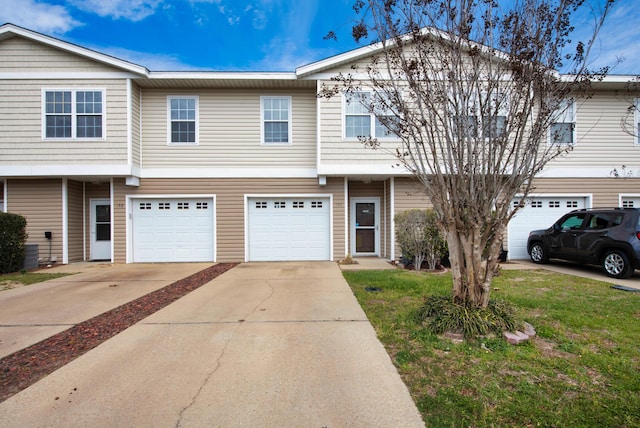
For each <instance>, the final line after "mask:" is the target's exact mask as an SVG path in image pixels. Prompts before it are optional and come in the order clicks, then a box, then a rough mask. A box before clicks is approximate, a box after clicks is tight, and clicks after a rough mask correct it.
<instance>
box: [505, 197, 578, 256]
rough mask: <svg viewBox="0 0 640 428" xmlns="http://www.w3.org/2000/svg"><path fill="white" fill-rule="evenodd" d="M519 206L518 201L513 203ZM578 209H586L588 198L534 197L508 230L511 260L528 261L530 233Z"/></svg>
mask: <svg viewBox="0 0 640 428" xmlns="http://www.w3.org/2000/svg"><path fill="white" fill-rule="evenodd" d="M513 203H514V204H517V203H518V202H517V201H514V202H513ZM578 208H586V198H584V197H582V196H580V197H567V196H563V197H546V196H545V197H532V198H529V199H528V200H527V204H526V206H525V207H524V208H523V209H521V210H520V211H519V212H518V214H516V215H515V217H514V218H513V219H511V222H510V223H509V228H508V236H509V238H508V250H509V254H508V256H509V258H510V259H514V260H516V259H526V258H528V257H529V254H528V253H527V238H528V237H529V232H531V231H532V230H536V229H546V228H548V227H550V226H551V225H552V224H553V223H555V222H556V220H558V219H559V218H560V217H562V216H563V215H564V214H566V213H568V212H569V211H571V210H575V209H578Z"/></svg>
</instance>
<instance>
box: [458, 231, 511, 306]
mask: <svg viewBox="0 0 640 428" xmlns="http://www.w3.org/2000/svg"><path fill="white" fill-rule="evenodd" d="M500 229H502V228H500ZM502 235H503V233H502V230H500V231H499V233H495V234H494V236H493V237H492V238H491V239H490V240H489V242H487V240H486V238H485V239H483V237H482V235H481V233H480V231H479V228H469V229H468V230H464V231H461V230H457V228H455V227H451V228H448V229H447V230H446V232H445V236H446V239H447V244H448V246H449V260H450V261H451V275H452V278H453V301H454V302H455V303H457V304H460V305H465V306H467V307H470V308H486V307H487V305H488V304H489V295H490V292H491V280H492V279H493V275H494V272H495V269H496V266H497V262H498V251H499V249H500V248H501V244H502ZM485 247H486V251H485Z"/></svg>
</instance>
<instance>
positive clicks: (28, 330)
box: [0, 263, 211, 358]
mask: <svg viewBox="0 0 640 428" xmlns="http://www.w3.org/2000/svg"><path fill="white" fill-rule="evenodd" d="M210 265H211V264H210V263H180V264H167V263H165V264H163V263H140V264H120V265H117V264H116V265H112V264H108V263H78V264H71V265H65V266H59V267H55V268H52V269H51V270H50V271H48V272H51V273H64V272H66V273H71V272H73V273H77V274H76V275H71V276H65V277H62V278H57V279H53V280H50V281H46V282H43V283H39V284H33V285H30V286H26V287H20V288H14V289H11V290H5V291H2V292H0V308H2V309H1V310H0V358H1V357H4V356H6V355H9V354H12V353H14V352H16V351H18V350H20V349H23V348H26V347H27V346H30V345H33V344H34V343H37V342H40V341H41V340H43V339H46V338H47V337H51V336H53V335H54V334H56V333H59V332H61V331H64V330H66V329H68V328H69V327H71V326H73V325H75V324H78V323H80V322H82V321H86V320H88V319H90V318H93V317H94V316H96V315H100V314H101V313H104V312H106V311H108V310H110V309H113V308H115V307H118V306H120V305H122V304H123V303H127V302H130V301H132V300H134V299H137V298H138V297H141V296H144V295H145V294H147V293H151V292H152V291H155V290H157V289H160V288H162V287H164V286H166V285H169V284H171V283H173V282H175V281H177V280H179V279H181V278H184V277H186V276H189V275H191V274H194V273H196V272H198V271H200V270H202V269H205V268H206V267H208V266H210Z"/></svg>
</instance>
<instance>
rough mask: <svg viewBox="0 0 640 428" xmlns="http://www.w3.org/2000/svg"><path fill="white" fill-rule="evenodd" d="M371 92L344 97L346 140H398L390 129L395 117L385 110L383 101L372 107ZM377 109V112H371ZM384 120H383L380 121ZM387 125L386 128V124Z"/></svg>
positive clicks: (348, 94)
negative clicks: (371, 138)
mask: <svg viewBox="0 0 640 428" xmlns="http://www.w3.org/2000/svg"><path fill="white" fill-rule="evenodd" d="M372 97H373V94H372V93H371V92H364V91H363V92H354V93H347V94H345V95H344V106H343V111H344V121H343V123H344V138H345V139H347V140H353V139H357V138H369V137H373V138H377V139H397V138H398V137H397V135H396V134H395V133H394V132H393V131H392V130H390V129H389V125H391V126H392V125H393V119H394V118H395V115H394V114H393V112H391V111H390V109H388V108H384V107H383V105H384V104H385V103H383V102H382V100H378V101H377V102H375V103H374V104H375V105H372V102H371V100H372ZM372 108H373V109H375V111H371V110H372ZM381 118H382V120H380V119H381ZM383 122H386V125H387V126H385V123H383Z"/></svg>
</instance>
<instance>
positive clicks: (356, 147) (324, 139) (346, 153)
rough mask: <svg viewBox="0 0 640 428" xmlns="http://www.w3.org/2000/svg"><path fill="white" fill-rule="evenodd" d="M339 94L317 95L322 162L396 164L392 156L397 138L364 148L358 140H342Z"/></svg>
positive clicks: (335, 163)
mask: <svg viewBox="0 0 640 428" xmlns="http://www.w3.org/2000/svg"><path fill="white" fill-rule="evenodd" d="M342 113H343V112H342V95H336V96H334V97H332V98H330V99H328V100H327V99H325V98H321V99H320V124H321V125H320V126H321V129H320V141H321V150H320V153H321V162H322V164H323V165H329V164H334V165H353V164H354V163H355V164H362V163H363V162H366V163H369V164H371V163H373V164H381V165H395V164H396V163H397V160H396V159H395V157H394V156H393V154H392V153H394V151H395V149H396V148H397V147H399V146H400V143H399V142H397V141H380V143H381V148H380V149H377V150H374V149H371V148H367V147H365V146H364V144H363V143H361V142H360V141H353V140H344V139H343V137H342V135H343V129H342V128H343V126H344V122H343V121H344V117H343V114H342Z"/></svg>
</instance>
